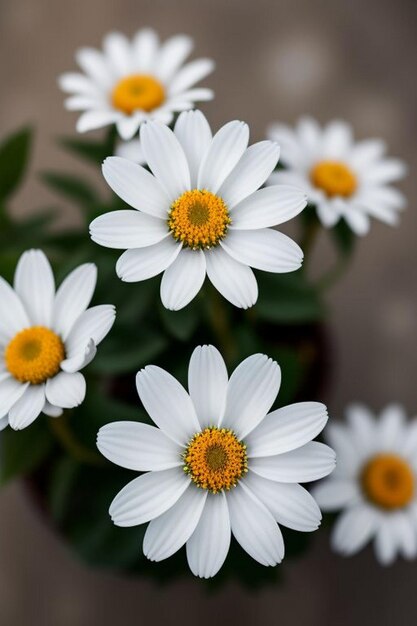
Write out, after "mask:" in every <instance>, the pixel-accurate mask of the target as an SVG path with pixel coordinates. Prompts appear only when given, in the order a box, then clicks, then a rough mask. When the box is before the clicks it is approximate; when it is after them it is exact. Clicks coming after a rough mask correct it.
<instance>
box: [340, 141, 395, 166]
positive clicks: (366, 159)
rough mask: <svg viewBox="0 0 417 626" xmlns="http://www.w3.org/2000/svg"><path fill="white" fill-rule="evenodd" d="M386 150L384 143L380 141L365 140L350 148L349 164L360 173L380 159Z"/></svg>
mask: <svg viewBox="0 0 417 626" xmlns="http://www.w3.org/2000/svg"><path fill="white" fill-rule="evenodd" d="M385 150H386V146H385V143H384V142H383V141H381V140H380V139H365V140H364V141H359V142H358V143H356V144H355V145H354V146H352V151H351V154H350V157H349V163H350V164H351V165H352V166H353V167H354V168H355V169H356V171H361V170H363V169H364V168H366V169H367V168H368V167H369V165H370V164H371V163H373V162H375V161H377V160H378V159H380V158H381V157H382V155H383V154H384V152H385Z"/></svg>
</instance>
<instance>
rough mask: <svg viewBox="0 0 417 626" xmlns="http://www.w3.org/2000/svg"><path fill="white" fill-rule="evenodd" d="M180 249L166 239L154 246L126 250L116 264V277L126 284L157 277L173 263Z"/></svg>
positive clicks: (180, 246)
mask: <svg viewBox="0 0 417 626" xmlns="http://www.w3.org/2000/svg"><path fill="white" fill-rule="evenodd" d="M181 248H182V244H181V243H177V242H176V241H174V239H173V238H172V237H167V238H166V239H163V240H162V241H160V242H159V243H156V244H155V245H154V246H148V247H146V248H135V249H132V250H126V252H123V254H122V256H121V257H119V260H118V261H117V263H116V272H117V275H118V277H119V278H121V279H122V280H124V281H125V282H127V283H135V282H139V281H141V280H147V279H148V278H152V277H153V276H157V275H158V274H160V273H161V272H163V271H164V270H166V268H167V267H169V266H170V265H171V264H172V263H173V262H174V261H175V259H176V258H177V256H178V254H179V252H180V250H181Z"/></svg>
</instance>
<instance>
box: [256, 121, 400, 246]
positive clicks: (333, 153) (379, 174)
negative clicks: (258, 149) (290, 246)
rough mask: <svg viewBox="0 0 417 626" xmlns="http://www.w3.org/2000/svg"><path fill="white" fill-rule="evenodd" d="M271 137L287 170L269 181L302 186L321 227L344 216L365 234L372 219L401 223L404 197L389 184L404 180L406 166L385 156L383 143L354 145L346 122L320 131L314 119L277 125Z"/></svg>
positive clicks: (273, 175)
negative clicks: (278, 148) (276, 143)
mask: <svg viewBox="0 0 417 626" xmlns="http://www.w3.org/2000/svg"><path fill="white" fill-rule="evenodd" d="M268 136H269V138H270V139H273V140H274V141H277V142H278V143H279V145H280V147H281V159H282V162H283V164H284V165H285V167H286V168H288V169H286V170H282V171H278V172H274V173H273V174H272V176H271V178H270V183H271V184H276V183H277V182H285V183H290V184H294V185H298V186H299V187H300V188H301V189H304V191H305V192H306V194H307V196H308V199H309V202H310V203H311V204H314V205H315V206H316V210H317V215H318V217H319V219H320V220H321V222H322V224H323V226H326V227H328V228H329V227H332V226H334V225H335V224H336V223H337V222H338V221H339V219H340V218H343V219H345V220H346V222H347V224H348V225H349V226H350V228H351V229H352V230H353V231H354V232H355V233H356V234H357V235H365V234H366V233H367V232H368V230H369V227H370V217H375V218H377V219H380V220H382V221H383V222H385V223H387V224H391V225H394V224H397V223H398V219H399V211H400V210H401V209H403V208H404V207H405V198H404V196H403V194H402V193H401V192H399V191H398V190H397V189H395V188H394V187H392V186H391V183H393V182H395V181H397V180H399V179H400V178H402V177H403V176H404V175H405V172H406V168H405V165H404V163H403V162H402V161H400V160H399V159H392V158H387V157H385V156H384V153H385V144H384V142H382V141H380V140H378V139H367V140H364V141H359V142H356V143H355V142H354V141H353V138H352V130H351V128H350V126H349V125H348V124H346V123H345V122H341V121H334V122H330V123H329V124H328V125H327V126H325V128H324V129H321V128H320V127H319V125H318V124H317V122H316V121H315V120H313V119H310V118H302V119H301V120H300V121H299V122H298V124H297V126H296V128H295V129H294V130H293V129H291V128H290V127H288V126H284V125H280V124H274V125H272V126H271V127H270V129H269V132H268Z"/></svg>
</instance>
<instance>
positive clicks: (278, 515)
mask: <svg viewBox="0 0 417 626" xmlns="http://www.w3.org/2000/svg"><path fill="white" fill-rule="evenodd" d="M245 484H246V485H247V486H248V487H249V489H250V490H251V491H252V492H253V493H255V494H256V495H257V497H258V498H259V500H260V501H261V502H263V504H264V505H265V506H266V508H267V509H268V510H269V511H270V512H271V513H272V515H273V517H274V519H275V521H276V522H278V524H282V526H286V527H287V528H292V529H293V530H298V531H301V532H311V531H313V530H317V528H318V527H319V526H320V522H321V512H320V509H319V507H318V506H317V503H316V501H315V500H314V498H313V497H312V496H311V495H310V494H309V493H308V491H307V489H304V487H301V485H297V484H296V483H294V484H292V483H277V482H275V481H273V480H267V479H266V478H262V477H261V476H257V474H254V473H253V472H249V474H248V475H247V476H246V478H245Z"/></svg>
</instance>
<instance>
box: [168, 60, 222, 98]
mask: <svg viewBox="0 0 417 626" xmlns="http://www.w3.org/2000/svg"><path fill="white" fill-rule="evenodd" d="M213 69H214V62H213V61H212V60H211V59H196V60H195V61H191V63H187V65H184V67H183V68H182V69H181V70H180V71H179V72H178V74H177V75H176V76H174V78H173V80H172V82H171V84H170V86H169V95H170V96H171V95H175V94H179V93H180V92H182V91H185V90H186V89H189V87H192V86H193V85H195V84H196V83H198V82H199V81H200V80H202V79H203V78H205V77H206V76H207V75H208V74H210V73H211V72H212V71H213Z"/></svg>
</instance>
